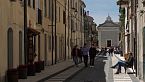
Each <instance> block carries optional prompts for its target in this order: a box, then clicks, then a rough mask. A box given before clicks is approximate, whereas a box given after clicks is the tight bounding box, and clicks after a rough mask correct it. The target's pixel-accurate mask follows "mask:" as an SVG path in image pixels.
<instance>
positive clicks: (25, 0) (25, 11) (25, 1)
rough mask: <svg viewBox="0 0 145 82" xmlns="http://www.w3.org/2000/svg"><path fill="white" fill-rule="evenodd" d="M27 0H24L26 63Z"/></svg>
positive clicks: (25, 50)
mask: <svg viewBox="0 0 145 82" xmlns="http://www.w3.org/2000/svg"><path fill="white" fill-rule="evenodd" d="M27 41H28V40H27V0H24V56H25V64H27V63H28V61H27Z"/></svg>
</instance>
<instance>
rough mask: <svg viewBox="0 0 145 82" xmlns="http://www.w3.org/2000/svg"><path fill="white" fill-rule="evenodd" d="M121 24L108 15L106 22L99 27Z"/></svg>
mask: <svg viewBox="0 0 145 82" xmlns="http://www.w3.org/2000/svg"><path fill="white" fill-rule="evenodd" d="M118 26H119V25H118V24H116V23H114V22H113V21H112V19H111V17H110V16H109V15H108V17H106V20H105V22H104V23H102V24H100V25H99V26H98V27H118Z"/></svg>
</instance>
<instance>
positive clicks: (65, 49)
mask: <svg viewBox="0 0 145 82" xmlns="http://www.w3.org/2000/svg"><path fill="white" fill-rule="evenodd" d="M64 20H65V58H64V59H65V60H66V0H65V19H64Z"/></svg>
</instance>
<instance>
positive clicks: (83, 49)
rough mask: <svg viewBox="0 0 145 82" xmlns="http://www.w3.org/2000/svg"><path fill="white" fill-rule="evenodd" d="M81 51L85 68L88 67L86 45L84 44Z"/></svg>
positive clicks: (87, 49)
mask: <svg viewBox="0 0 145 82" xmlns="http://www.w3.org/2000/svg"><path fill="white" fill-rule="evenodd" d="M81 51H82V56H83V59H84V64H85V67H88V53H89V48H88V47H87V44H84V47H83V48H82V49H81Z"/></svg>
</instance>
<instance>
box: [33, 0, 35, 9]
mask: <svg viewBox="0 0 145 82" xmlns="http://www.w3.org/2000/svg"><path fill="white" fill-rule="evenodd" d="M33 8H34V9H35V0H33Z"/></svg>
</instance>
